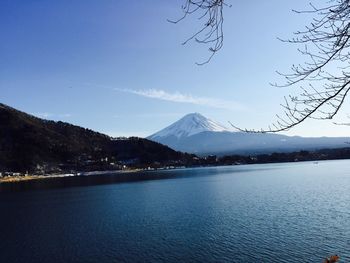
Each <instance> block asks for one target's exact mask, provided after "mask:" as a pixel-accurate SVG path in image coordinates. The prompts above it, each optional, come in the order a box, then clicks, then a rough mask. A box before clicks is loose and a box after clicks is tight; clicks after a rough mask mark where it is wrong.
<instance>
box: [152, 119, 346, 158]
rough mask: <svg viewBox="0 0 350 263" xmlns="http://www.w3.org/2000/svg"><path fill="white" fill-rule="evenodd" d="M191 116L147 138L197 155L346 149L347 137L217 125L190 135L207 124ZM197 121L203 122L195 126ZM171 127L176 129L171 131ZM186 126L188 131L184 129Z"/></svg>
mask: <svg viewBox="0 0 350 263" xmlns="http://www.w3.org/2000/svg"><path fill="white" fill-rule="evenodd" d="M191 116H192V114H190V115H186V116H185V117H183V118H182V119H180V120H179V121H177V122H175V123H174V124H172V125H170V126H169V127H167V128H165V129H163V130H161V131H160V132H157V133H155V134H153V135H151V136H150V137H148V138H149V139H151V140H154V141H157V142H159V143H162V144H165V145H168V146H169V147H171V148H173V149H175V150H178V151H184V152H189V153H195V154H200V155H206V154H219V155H223V154H259V153H269V152H274V151H279V152H292V151H298V150H314V149H321V148H341V147H346V146H347V144H346V142H349V141H350V138H346V137H338V138H333V137H328V138H327V137H321V138H305V137H300V136H286V135H280V134H261V133H242V132H232V131H230V130H229V129H227V128H224V127H223V126H222V125H220V124H217V125H220V126H219V127H223V128H222V129H217V130H216V129H214V128H208V129H205V128H204V129H202V130H200V129H197V132H195V133H194V132H192V129H191V127H193V126H195V127H207V123H208V122H209V121H208V119H206V118H205V117H204V116H202V115H201V118H195V119H194V118H188V117H191ZM184 120H185V121H184ZM192 120H194V123H190V122H191V121H192ZM200 121H202V122H203V123H199V122H200ZM175 124H176V125H175ZM174 127H176V128H177V129H174ZM178 127H180V128H178ZM187 127H190V128H189V129H187V130H186V128H187ZM179 134H181V136H179Z"/></svg>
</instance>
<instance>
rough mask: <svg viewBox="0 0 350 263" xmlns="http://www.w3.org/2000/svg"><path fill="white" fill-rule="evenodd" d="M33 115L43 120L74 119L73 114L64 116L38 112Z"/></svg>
mask: <svg viewBox="0 0 350 263" xmlns="http://www.w3.org/2000/svg"><path fill="white" fill-rule="evenodd" d="M32 115H34V116H36V117H39V118H43V119H57V118H58V119H59V118H70V117H72V114H70V113H63V114H54V113H50V112H36V113H32Z"/></svg>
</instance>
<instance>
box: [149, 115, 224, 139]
mask: <svg viewBox="0 0 350 263" xmlns="http://www.w3.org/2000/svg"><path fill="white" fill-rule="evenodd" d="M206 131H211V132H224V131H226V132H229V131H230V130H229V129H228V128H226V127H225V126H223V125H221V124H220V123H217V122H215V121H213V120H210V119H208V118H206V117H204V116H203V115H202V114H200V113H197V112H195V113H189V114H187V115H185V116H184V117H182V118H181V119H180V120H178V121H176V122H175V123H173V124H171V125H170V126H168V127H166V128H165V129H163V130H161V131H159V132H157V133H155V134H153V135H151V136H150V137H149V138H150V139H154V138H157V137H168V136H175V137H177V138H182V137H189V136H192V135H195V134H198V133H201V132H206Z"/></svg>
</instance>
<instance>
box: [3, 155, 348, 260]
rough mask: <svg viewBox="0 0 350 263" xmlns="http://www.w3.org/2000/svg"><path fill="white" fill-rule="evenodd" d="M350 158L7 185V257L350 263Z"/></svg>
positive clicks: (5, 208)
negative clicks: (330, 260) (328, 262)
mask: <svg viewBox="0 0 350 263" xmlns="http://www.w3.org/2000/svg"><path fill="white" fill-rule="evenodd" d="M349 168H350V161H349V160H345V161H322V162H318V163H317V162H303V163H284V164H263V165H240V166H226V167H211V168H195V169H180V170H171V171H162V172H148V173H142V174H128V175H113V176H110V177H108V176H90V177H76V178H58V179H53V180H51V179H49V180H44V181H36V182H33V181H30V182H22V183H19V184H11V185H1V186H0V211H1V214H0V238H1V239H0V240H1V241H0V252H1V253H0V262H4V263H7V262H11V263H12V262H26V263H31V262H33V263H34V262H35V263H38V262H84V263H86V262H102V263H104V262H132V263H136V262H269V263H271V262H279V263H280V262H320V263H321V262H322V259H323V258H324V257H326V256H329V255H332V254H338V255H340V257H341V261H340V262H350V169H349Z"/></svg>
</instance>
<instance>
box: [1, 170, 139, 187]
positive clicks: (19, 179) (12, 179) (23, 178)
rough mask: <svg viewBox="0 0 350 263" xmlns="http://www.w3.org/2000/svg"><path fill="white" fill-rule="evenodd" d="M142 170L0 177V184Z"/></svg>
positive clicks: (129, 171)
mask: <svg viewBox="0 0 350 263" xmlns="http://www.w3.org/2000/svg"><path fill="white" fill-rule="evenodd" d="M141 171H143V170H142V169H132V170H110V171H91V172H80V173H76V174H73V173H70V174H47V175H13V176H4V177H0V184H2V183H18V182H26V181H33V180H47V179H54V178H64V177H79V176H92V175H107V174H126V173H136V172H141Z"/></svg>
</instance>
